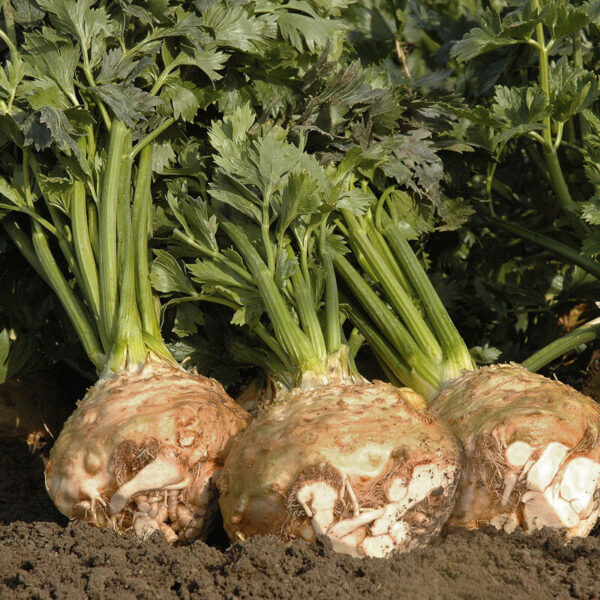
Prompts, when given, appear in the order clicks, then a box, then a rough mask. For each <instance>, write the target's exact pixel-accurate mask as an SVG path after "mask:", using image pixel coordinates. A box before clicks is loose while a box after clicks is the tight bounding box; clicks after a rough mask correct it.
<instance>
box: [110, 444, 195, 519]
mask: <svg viewBox="0 0 600 600" xmlns="http://www.w3.org/2000/svg"><path fill="white" fill-rule="evenodd" d="M184 475H185V470H184V469H183V467H182V466H181V465H180V464H179V463H177V462H176V461H174V460H169V459H168V458H166V457H165V456H157V457H156V458H155V459H154V460H153V461H152V462H151V463H149V464H147V465H146V466H145V467H144V468H143V469H141V470H140V471H139V472H138V473H137V474H136V475H135V477H133V478H132V479H130V480H129V481H127V482H125V483H124V484H123V485H122V486H121V487H120V488H119V489H118V490H117V491H116V492H115V493H114V494H113V495H112V496H111V499H110V502H109V508H110V512H111V514H113V515H115V514H117V513H118V512H120V511H121V510H123V508H124V507H125V505H126V504H127V502H129V500H130V499H131V498H133V497H134V496H135V495H136V494H139V493H141V492H145V491H151V490H158V489H161V488H164V487H165V486H170V485H173V484H176V483H178V482H180V481H181V480H182V479H183V478H184Z"/></svg>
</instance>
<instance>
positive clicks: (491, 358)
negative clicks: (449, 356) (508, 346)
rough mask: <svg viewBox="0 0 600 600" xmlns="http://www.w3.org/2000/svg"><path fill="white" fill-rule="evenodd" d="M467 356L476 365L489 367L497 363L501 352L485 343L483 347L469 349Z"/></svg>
mask: <svg viewBox="0 0 600 600" xmlns="http://www.w3.org/2000/svg"><path fill="white" fill-rule="evenodd" d="M469 354H470V355H471V358H472V359H473V360H474V361H475V362H476V363H477V364H478V365H489V364H492V363H495V362H497V361H498V359H499V358H500V355H501V354H502V352H501V351H500V350H498V348H494V346H490V345H489V344H488V343H487V342H486V343H485V344H484V345H483V346H473V347H472V348H469Z"/></svg>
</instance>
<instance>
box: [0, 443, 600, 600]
mask: <svg viewBox="0 0 600 600" xmlns="http://www.w3.org/2000/svg"><path fill="white" fill-rule="evenodd" d="M599 570H600V537H598V536H597V535H596V534H593V535H591V536H589V537H587V538H584V539H580V540H575V541H574V542H572V543H570V544H569V545H567V546H564V545H563V543H562V540H561V539H560V538H559V537H558V536H555V535H553V534H552V533H551V532H549V531H543V532H540V533H538V534H535V535H532V536H525V535H522V534H513V535H506V534H503V533H498V532H496V531H495V530H492V529H489V530H485V531H476V532H468V531H464V530H459V529H456V530H451V531H449V532H447V533H445V534H444V535H442V536H439V537H436V538H434V539H433V540H432V542H431V543H430V544H429V545H428V546H427V547H426V548H424V549H422V550H417V551H413V552H411V553H410V554H404V555H395V556H392V557H391V558H388V559H362V560H361V559H355V558H352V557H349V556H346V555H341V554H336V553H334V552H333V551H332V550H331V547H330V545H329V544H328V542H327V540H317V542H315V543H313V544H307V543H304V542H300V541H294V542H292V543H290V544H286V545H284V544H281V543H280V542H278V541H277V540H276V539H275V538H274V537H270V536H267V537H255V538H252V539H251V540H249V541H248V542H246V543H244V544H234V545H231V546H228V545H227V543H226V542H225V541H224V539H223V537H222V532H220V531H216V532H215V534H214V536H213V538H212V540H211V542H210V545H207V544H205V543H204V542H199V541H197V542H194V543H193V544H192V545H191V546H188V547H179V548H172V547H170V546H169V545H168V544H167V543H166V541H165V540H164V539H163V538H162V537H161V536H160V535H158V534H154V535H153V536H152V537H151V538H150V539H148V540H146V541H140V540H138V539H137V538H136V537H135V536H133V535H123V536H119V535H117V534H116V533H114V532H112V531H109V530H102V529H96V528H93V527H89V526H87V525H83V524H80V523H69V522H68V521H67V520H66V519H65V518H64V517H62V516H61V515H60V514H59V513H58V512H57V511H56V509H55V508H54V506H53V505H52V503H51V502H50V500H49V499H48V497H47V496H46V493H45V491H44V485H43V462H42V459H41V457H39V456H33V455H31V454H29V452H28V450H27V447H26V445H25V444H22V443H7V442H0V599H2V600H4V599H7V600H8V599H12V598H15V599H21V598H23V599H25V598H27V599H33V598H35V599H40V600H41V599H44V600H45V599H50V598H59V599H61V600H75V599H78V600H79V599H81V598H90V599H99V600H104V599H113V598H114V599H115V600H116V599H119V600H121V599H124V600H127V599H143V600H151V599H159V598H160V599H168V598H186V599H187V598H190V599H192V598H197V599H202V600H217V599H221V598H227V599H232V600H233V599H234V598H235V599H240V600H242V599H247V598H257V599H261V600H263V599H264V600H271V599H287V598H290V599H292V598H293V599H294V600H298V599H303V598H307V599H309V598H316V599H323V600H335V599H338V598H339V599H340V600H341V599H343V600H354V599H357V600H358V599H360V600H364V599H365V598H369V599H388V598H389V599H394V600H397V599H403V598H407V599H411V600H420V599H425V598H431V599H434V598H435V599H444V598H448V599H450V598H452V599H455V598H464V599H478V598H495V599H502V598H506V599H509V598H510V599H519V598H523V599H525V598H527V599H530V598H536V599H537V598H559V599H562V598H564V599H567V598H600V576H599V573H598V571H599Z"/></svg>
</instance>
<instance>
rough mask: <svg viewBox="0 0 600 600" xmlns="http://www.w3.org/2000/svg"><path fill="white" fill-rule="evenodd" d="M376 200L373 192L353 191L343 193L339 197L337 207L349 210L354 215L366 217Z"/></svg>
mask: <svg viewBox="0 0 600 600" xmlns="http://www.w3.org/2000/svg"><path fill="white" fill-rule="evenodd" d="M374 200H375V196H374V195H373V194H372V193H371V192H368V191H363V190H359V189H353V190H348V191H345V192H342V193H341V194H340V195H339V196H338V198H337V200H336V207H337V208H338V209H340V210H347V211H349V212H351V213H352V214H353V215H364V214H365V212H367V209H368V208H369V205H370V204H371V202H373V201H374Z"/></svg>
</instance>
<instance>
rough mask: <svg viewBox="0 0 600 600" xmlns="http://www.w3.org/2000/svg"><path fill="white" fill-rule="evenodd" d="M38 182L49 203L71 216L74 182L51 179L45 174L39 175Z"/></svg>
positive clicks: (62, 178)
mask: <svg viewBox="0 0 600 600" xmlns="http://www.w3.org/2000/svg"><path fill="white" fill-rule="evenodd" d="M37 180H38V184H39V186H40V188H41V190H42V194H43V195H44V198H46V200H47V201H48V203H49V204H50V205H51V206H54V207H55V208H57V209H58V210H60V211H61V212H62V213H63V214H65V215H67V216H69V214H70V203H71V189H72V186H73V184H72V182H71V181H70V180H69V179H67V178H66V177H50V176H47V175H44V174H43V173H40V174H39V175H38V178H37Z"/></svg>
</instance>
